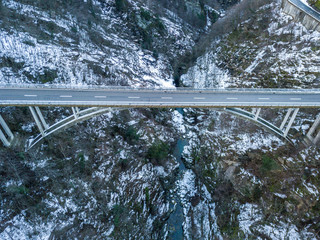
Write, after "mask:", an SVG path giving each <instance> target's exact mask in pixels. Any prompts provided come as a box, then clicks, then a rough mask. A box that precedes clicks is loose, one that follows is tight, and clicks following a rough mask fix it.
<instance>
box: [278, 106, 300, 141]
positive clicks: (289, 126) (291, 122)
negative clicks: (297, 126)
mask: <svg viewBox="0 0 320 240" xmlns="http://www.w3.org/2000/svg"><path fill="white" fill-rule="evenodd" d="M293 110H294V112H293V114H292V116H291V118H290V120H289V123H288V125H287V127H286V129H285V130H284V132H283V136H284V137H287V135H288V133H289V130H290V128H291V126H292V124H293V121H294V120H295V118H296V116H297V114H298V111H299V108H295V109H294V108H289V109H288V112H287V114H286V116H285V117H284V119H283V121H282V123H281V126H280V130H283V129H284V127H285V125H286V124H287V121H288V119H289V117H290V115H291V113H292V111H293Z"/></svg>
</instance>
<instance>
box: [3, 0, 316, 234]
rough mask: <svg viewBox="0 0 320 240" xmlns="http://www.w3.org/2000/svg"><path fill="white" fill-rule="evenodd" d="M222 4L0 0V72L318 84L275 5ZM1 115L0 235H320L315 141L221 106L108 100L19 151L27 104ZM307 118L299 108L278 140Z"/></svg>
mask: <svg viewBox="0 0 320 240" xmlns="http://www.w3.org/2000/svg"><path fill="white" fill-rule="evenodd" d="M236 2H237V1H231V0H225V1H222V0H217V1H190V0H188V1H184V0H179V1H171V0H161V1H160V0H149V1H142V0H141V1H139V0H130V1H129V0H115V1H98V0H92V1H91V0H84V1H80V0H68V1H42V0H39V1H29V0H2V1H0V6H1V7H0V12H1V14H0V79H1V80H0V81H1V83H5V82H10V83H22V82H24V83H60V84H97V85H101V84H104V85H128V86H132V87H138V86H139V87H152V86H161V87H166V86H173V85H174V81H176V83H177V82H178V81H177V80H179V79H178V77H179V76H180V75H181V74H182V73H184V72H185V73H186V74H184V75H182V76H181V78H180V81H181V83H182V84H184V85H187V86H193V87H199V88H202V87H206V88H209V87H228V86H231V87H242V86H247V87H251V86H254V87H317V86H318V85H319V69H318V68H317V66H318V65H319V56H320V52H319V51H320V49H319V42H320V41H319V39H320V36H319V34H318V33H316V32H311V31H308V30H307V29H305V28H304V27H303V26H302V25H300V24H297V23H294V22H293V21H292V19H291V18H290V17H288V16H286V15H284V14H283V13H282V12H281V9H280V2H277V1H266V0H263V1H262V0H261V1H250V0H247V1H245V0H244V1H241V3H242V5H241V4H240V5H236V6H234V7H232V8H229V7H230V6H232V5H234V3H236ZM246 4H249V6H250V9H247V10H246V11H244V9H245V8H247V7H246V6H248V5H246ZM244 12H246V13H250V14H248V15H246V16H242V15H243V14H242V13H244ZM218 16H224V17H223V18H221V17H220V18H218ZM235 18H236V20H237V21H235ZM217 19H218V20H217ZM205 39H207V41H205ZM195 46H201V48H203V49H200V47H195ZM186 60H188V62H187V64H186V62H185V61H186ZM189 66H191V67H190V68H189ZM0 111H1V115H2V116H4V117H5V119H6V121H7V122H8V123H9V125H10V128H11V129H12V130H13V131H14V132H19V136H17V139H18V140H17V143H16V144H15V147H14V148H12V149H7V148H4V147H2V146H0V182H1V183H3V184H1V186H0V238H1V239H55V238H57V239H74V238H79V239H179V238H182V237H184V238H185V239H250V238H255V237H258V238H261V239H264V238H270V239H285V238H292V239H308V238H310V239H312V238H317V237H318V235H317V233H319V225H318V221H317V219H318V218H319V216H320V214H319V209H320V207H319V191H320V190H319V186H320V185H319V181H318V179H319V174H320V173H319V161H318V159H319V158H320V153H319V150H318V148H308V149H305V150H303V151H301V152H299V151H298V150H296V149H295V148H294V147H292V146H290V145H288V144H287V143H284V142H282V141H281V139H278V138H277V137H275V136H273V135H272V134H270V133H268V132H265V131H264V130H263V129H260V128H258V127H256V126H254V125H253V124H251V123H248V122H246V121H244V120H241V119H237V118H234V117H232V116H229V115H228V114H226V113H224V112H220V111H214V110H206V109H176V110H175V109H110V111H109V112H108V113H106V114H104V115H102V116H99V117H95V118H93V119H91V120H88V121H86V122H82V123H79V124H78V125H77V126H75V127H72V128H70V129H67V130H66V131H64V132H62V133H59V134H57V135H54V136H52V137H51V138H50V139H47V140H46V141H45V142H43V143H42V144H41V145H40V146H38V147H37V148H36V149H33V150H32V151H29V152H24V145H25V143H26V142H27V141H28V138H30V137H32V136H35V135H36V134H38V131H37V129H36V126H35V124H34V123H33V121H32V119H31V115H30V113H29V112H28V109H26V108H10V107H8V108H2V109H1V110H0ZM42 111H43V114H44V116H45V117H46V119H47V121H48V123H49V124H53V123H55V122H56V121H57V119H61V118H63V116H68V115H71V114H72V111H71V109H66V108H43V109H42ZM261 114H262V115H263V116H264V117H265V118H267V119H272V120H273V121H275V122H276V123H279V122H280V121H281V117H282V116H283V115H284V114H285V112H284V111H278V110H276V111H275V110H266V111H262V113H261ZM316 114H317V113H316V112H315V111H300V112H299V115H298V118H297V124H296V125H297V126H294V128H293V129H294V130H293V131H292V132H291V134H294V135H295V137H296V139H298V138H299V134H301V133H305V131H306V129H308V127H309V126H310V124H311V122H310V121H309V120H308V119H314V117H315V115H316ZM300 126H301V127H300Z"/></svg>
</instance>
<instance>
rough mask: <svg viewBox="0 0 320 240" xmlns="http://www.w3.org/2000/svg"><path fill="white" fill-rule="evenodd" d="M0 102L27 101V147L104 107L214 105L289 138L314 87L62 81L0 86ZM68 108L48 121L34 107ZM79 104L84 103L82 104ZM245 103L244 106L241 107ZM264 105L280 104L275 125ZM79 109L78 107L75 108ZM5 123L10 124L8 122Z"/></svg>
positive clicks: (315, 136)
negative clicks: (33, 131) (33, 130)
mask: <svg viewBox="0 0 320 240" xmlns="http://www.w3.org/2000/svg"><path fill="white" fill-rule="evenodd" d="M0 106H2V107H5V106H16V107H19V106H21V107H22V106H27V107H29V109H30V112H31V114H32V116H33V119H34V121H35V123H36V125H37V127H38V129H39V132H40V134H39V135H38V136H37V137H36V138H35V139H33V141H32V142H31V143H30V146H29V148H31V147H33V146H35V145H36V144H38V143H39V142H40V141H41V140H43V139H44V138H46V137H48V136H49V135H51V134H53V133H55V132H58V131H60V130H62V129H65V128H68V127H70V126H73V125H75V124H76V123H78V122H81V121H84V120H87V119H89V118H92V117H94V116H97V115H101V114H103V113H105V112H107V111H109V109H110V108H114V107H117V108H185V107H190V108H220V109H222V110H224V111H226V112H228V113H231V114H233V115H236V116H240V117H242V118H245V119H248V120H250V121H253V122H254V123H256V124H258V125H260V126H262V127H264V128H266V129H267V130H269V131H271V132H273V133H274V134H276V135H278V136H280V137H281V138H283V139H285V140H288V141H291V140H290V138H289V131H290V129H291V127H292V124H293V123H294V120H295V118H296V116H297V114H298V111H299V109H301V108H320V90H317V89H305V90H302V89H191V88H172V89H160V88H157V89H145V88H144V89H142V88H141V89H133V88H127V87H99V86H85V87H67V86H66V85H61V86H53V85H47V86H46V85H22V86H19V87H15V86H13V85H1V86H0ZM48 106H58V107H70V108H72V113H73V114H72V115H70V116H68V117H66V118H64V119H62V120H61V121H59V122H57V123H55V124H53V125H51V126H49V125H48V124H47V121H46V120H45V118H44V116H43V114H42V113H41V109H40V107H48ZM84 107H85V109H83V108H84ZM243 108H246V109H251V110H250V111H248V110H245V109H243ZM264 108H285V109H287V113H286V114H285V116H284V118H283V120H282V123H281V125H280V126H276V125H274V124H273V123H271V122H270V121H267V120H265V119H263V118H262V117H261V116H260V113H261V111H262V110H263V109H264ZM80 109H81V110H80ZM9 125H10V124H9ZM9 125H8V124H7V123H6V122H5V120H4V118H3V117H2V116H1V115H0V139H1V141H2V142H3V144H4V145H5V146H7V147H9V146H10V145H11V144H12V142H13V140H14V138H15V134H13V133H12V131H11V130H10V127H9ZM319 125H320V114H319V115H318V116H317V117H316V119H315V120H314V121H313V124H312V126H311V127H310V129H309V130H308V133H307V135H306V140H307V141H308V142H309V143H313V144H316V143H317V142H318V141H319V139H320V129H319Z"/></svg>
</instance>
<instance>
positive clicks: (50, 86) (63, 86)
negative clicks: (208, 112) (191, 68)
mask: <svg viewBox="0 0 320 240" xmlns="http://www.w3.org/2000/svg"><path fill="white" fill-rule="evenodd" d="M0 88H13V89H14V88H16V89H21V88H30V89H31V88H39V89H74V90H120V91H121V90H122V91H125V90H127V91H135V90H137V91H173V92H179V91H181V92H185V91H190V92H199V91H206V92H246V93H250V92H252V93H254V92H260V93H263V92H266V93H270V92H277V93H279V92H283V93H295V92H296V93H310V94H320V89H301V88H296V89H286V88H191V87H172V88H161V87H153V88H133V87H129V86H104V85H68V84H19V86H17V85H16V84H9V83H7V84H3V83H2V84H1V83H0Z"/></svg>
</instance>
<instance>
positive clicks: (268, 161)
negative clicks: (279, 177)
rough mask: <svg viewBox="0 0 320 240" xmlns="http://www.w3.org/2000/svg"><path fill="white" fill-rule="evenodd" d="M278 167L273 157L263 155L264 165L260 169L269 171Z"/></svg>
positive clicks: (263, 171)
mask: <svg viewBox="0 0 320 240" xmlns="http://www.w3.org/2000/svg"><path fill="white" fill-rule="evenodd" d="M277 168H278V164H277V163H276V161H274V160H273V159H272V158H271V157H269V156H266V155H264V156H263V157H262V165H261V167H260V171H261V172H262V173H267V172H270V171H272V170H275V169H277Z"/></svg>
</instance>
